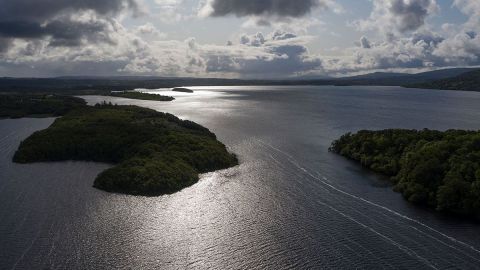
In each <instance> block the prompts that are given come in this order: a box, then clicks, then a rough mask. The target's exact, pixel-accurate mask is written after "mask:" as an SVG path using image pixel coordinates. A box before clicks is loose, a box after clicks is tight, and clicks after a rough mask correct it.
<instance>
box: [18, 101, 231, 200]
mask: <svg viewBox="0 0 480 270" xmlns="http://www.w3.org/2000/svg"><path fill="white" fill-rule="evenodd" d="M65 160H78V161H95V162H105V163H110V164H113V167H112V168H110V169H107V170H106V171H104V172H102V173H101V174H100V175H98V177H97V178H96V179H95V182H94V187H96V188H98V189H102V190H105V191H108V192H116V193H124V194H131V195H144V196H158V195H163V194H171V193H174V192H177V191H179V190H181V189H183V188H185V187H188V186H191V185H193V184H195V183H196V182H197V181H198V180H199V174H200V173H207V172H212V171H215V170H220V169H226V168H230V167H233V166H236V165H237V164H238V160H237V158H236V156H235V155H234V154H231V153H229V152H228V151H227V149H226V147H225V145H223V144H222V143H221V142H219V141H218V140H217V139H216V136H215V134H213V133H212V132H210V131H209V130H208V129H207V128H205V127H202V126H200V125H198V124H196V123H194V122H191V121H187V120H180V119H179V118H177V117H175V116H174V115H171V114H167V113H160V112H157V111H154V110H150V109H146V108H141V107H136V106H118V105H111V104H106V103H104V104H101V105H98V104H97V105H96V106H93V107H89V106H84V107H82V108H78V109H75V110H72V111H70V112H69V113H68V114H66V115H65V116H64V117H61V118H58V119H57V120H56V121H55V122H54V123H53V124H52V125H51V126H50V127H49V128H47V129H45V130H42V131H38V132H35V133H34V134H32V135H31V136H30V137H29V138H27V139H26V140H24V141H23V142H22V143H21V144H20V146H19V148H18V150H17V151H16V153H15V155H14V157H13V161H14V162H17V163H31V162H48V161H65Z"/></svg>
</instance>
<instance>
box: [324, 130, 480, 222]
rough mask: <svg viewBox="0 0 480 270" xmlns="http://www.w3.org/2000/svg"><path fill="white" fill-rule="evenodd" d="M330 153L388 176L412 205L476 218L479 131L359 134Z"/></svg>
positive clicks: (341, 141) (479, 192) (478, 215)
mask: <svg viewBox="0 0 480 270" xmlns="http://www.w3.org/2000/svg"><path fill="white" fill-rule="evenodd" d="M330 150H331V151H332V152H335V153H338V154H340V155H342V156H345V157H348V158H350V159H353V160H356V161H358V162H360V163H361V164H362V165H363V166H365V167H367V168H369V169H371V170H373V171H375V172H378V173H382V174H386V175H388V176H391V177H392V178H391V179H392V181H393V182H394V183H395V190H396V191H399V192H401V193H402V194H403V196H404V197H405V198H406V199H407V200H408V201H410V202H413V203H416V204H423V205H428V206H431V207H434V208H435V209H437V210H438V211H442V212H450V213H455V214H460V215H465V216H471V217H475V218H480V132H474V131H462V130H448V131H445V132H440V131H432V130H427V129H425V130H421V131H417V130H400V129H390V130H382V131H359V132H358V133H356V134H350V133H347V134H345V135H343V136H342V137H341V138H340V139H338V140H336V141H334V142H333V143H332V146H331V147H330Z"/></svg>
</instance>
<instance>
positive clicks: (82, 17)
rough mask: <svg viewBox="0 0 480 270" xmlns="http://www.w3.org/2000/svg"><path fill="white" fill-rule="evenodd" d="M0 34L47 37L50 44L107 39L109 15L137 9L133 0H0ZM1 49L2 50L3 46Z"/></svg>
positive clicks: (14, 36)
mask: <svg viewBox="0 0 480 270" xmlns="http://www.w3.org/2000/svg"><path fill="white" fill-rule="evenodd" d="M0 6H1V7H2V8H1V9H0V37H1V38H2V39H4V40H7V41H8V44H11V43H12V39H49V40H50V45H52V46H76V45H80V44H82V42H83V41H89V42H99V41H101V42H110V41H111V39H110V38H109V36H108V35H109V33H108V31H109V30H111V29H112V25H113V23H112V19H111V18H112V17H114V16H116V15H118V14H119V13H120V12H122V11H124V10H127V9H128V10H131V11H132V12H133V13H134V15H139V14H140V13H141V8H140V6H139V5H137V3H136V2H135V1H134V0H102V1H96V0H55V1H50V0H15V1H11V0H0ZM4 50H5V49H4Z"/></svg>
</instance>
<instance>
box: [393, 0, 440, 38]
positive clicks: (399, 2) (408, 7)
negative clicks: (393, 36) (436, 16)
mask: <svg viewBox="0 0 480 270" xmlns="http://www.w3.org/2000/svg"><path fill="white" fill-rule="evenodd" d="M434 3H435V2H434V1H432V0H414V1H405V0H394V1H392V3H391V7H390V12H391V13H392V15H393V16H395V17H396V18H398V19H399V20H398V27H399V30H400V31H401V32H405V31H411V30H416V29H418V28H419V27H420V26H422V25H424V24H425V19H426V18H427V16H428V15H429V14H430V13H431V9H432V5H434Z"/></svg>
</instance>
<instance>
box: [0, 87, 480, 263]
mask: <svg viewBox="0 0 480 270" xmlns="http://www.w3.org/2000/svg"><path fill="white" fill-rule="evenodd" d="M195 90H197V91H196V92H195V93H194V94H185V93H173V92H172V93H170V92H169V94H173V95H174V96H175V97H176V98H177V99H176V100H175V101H173V102H171V103H166V102H155V101H138V100H126V99H120V98H108V97H107V98H105V97H95V96H89V97H86V99H87V101H89V102H90V103H91V104H94V103H96V102H100V101H103V100H105V99H106V100H107V101H112V102H113V103H118V104H136V105H140V106H146V107H150V108H154V109H156V110H159V111H166V112H171V113H173V114H175V115H177V116H179V117H181V118H185V119H189V120H193V121H196V122H198V123H200V124H202V125H204V126H206V127H208V128H210V129H211V130H212V131H213V132H215V133H216V134H217V135H218V137H219V139H220V140H221V141H223V142H224V143H225V144H226V145H227V146H228V147H229V148H230V149H231V150H232V151H234V152H235V153H237V154H238V155H239V158H240V160H241V165H240V166H238V167H236V168H232V169H229V170H225V171H219V172H215V173H210V174H206V175H204V176H203V177H202V179H201V181H200V182H199V183H198V184H196V185H194V186H192V187H189V188H187V189H184V190H183V191H181V192H179V193H176V194H173V195H170V196H164V197H156V198H145V197H133V196H126V195H117V194H109V193H105V192H102V191H99V190H96V189H94V188H92V187H91V185H92V183H93V180H94V178H95V176H96V175H97V174H98V173H99V172H101V171H102V170H104V169H105V168H107V167H108V165H104V164H96V163H86V162H63V163H48V164H47V163H38V164H32V165H18V164H13V163H11V161H10V160H11V158H12V155H13V153H14V151H15V149H16V148H17V146H18V144H19V143H20V141H21V140H22V139H24V138H26V137H27V136H28V135H29V134H31V133H32V132H33V131H35V130H39V129H43V128H46V127H48V125H50V124H51V123H52V122H53V119H21V120H0V269H289V268H292V269H312V268H315V269H318V268H320V269H321V268H334V269H351V268H361V269H383V268H387V269H395V268H397V269H405V268H416V269H429V268H433V269H456V268H461V269H480V251H479V250H480V224H475V223H472V222H469V221H461V220H456V219H453V218H447V217H444V216H441V215H438V214H436V213H434V212H432V211H430V210H426V209H420V208H417V207H413V206H412V205H410V204H408V203H406V202H405V201H404V200H403V199H402V197H401V196H400V195H399V194H397V193H395V192H393V191H392V190H391V187H389V186H388V184H387V183H386V182H385V181H383V180H382V179H381V177H378V176H375V175H373V174H371V173H369V172H367V171H365V170H363V169H362V168H360V167H359V166H358V165H356V164H354V163H352V162H350V161H347V160H345V159H343V158H342V157H339V156H336V155H334V154H331V153H329V152H328V151H327V149H328V146H329V145H330V143H331V141H332V140H334V139H336V138H337V137H338V136H340V135H342V134H343V133H345V132H348V131H356V130H359V129H384V128H417V129H419V128H431V129H440V130H444V129H449V128H460V129H480V93H468V92H454V91H432V90H412V89H402V88H397V87H295V86H289V87H202V88H195Z"/></svg>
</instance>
